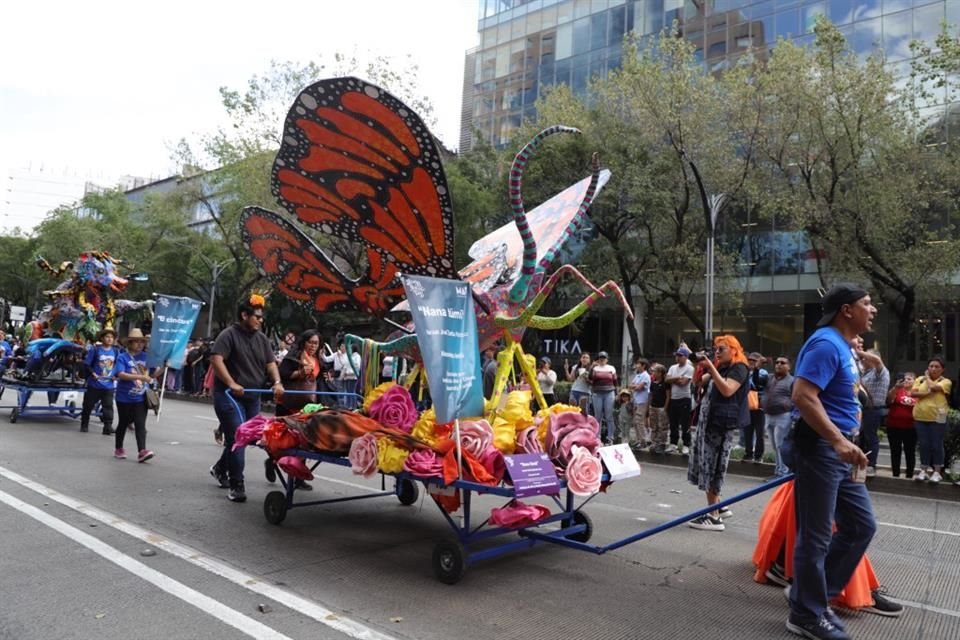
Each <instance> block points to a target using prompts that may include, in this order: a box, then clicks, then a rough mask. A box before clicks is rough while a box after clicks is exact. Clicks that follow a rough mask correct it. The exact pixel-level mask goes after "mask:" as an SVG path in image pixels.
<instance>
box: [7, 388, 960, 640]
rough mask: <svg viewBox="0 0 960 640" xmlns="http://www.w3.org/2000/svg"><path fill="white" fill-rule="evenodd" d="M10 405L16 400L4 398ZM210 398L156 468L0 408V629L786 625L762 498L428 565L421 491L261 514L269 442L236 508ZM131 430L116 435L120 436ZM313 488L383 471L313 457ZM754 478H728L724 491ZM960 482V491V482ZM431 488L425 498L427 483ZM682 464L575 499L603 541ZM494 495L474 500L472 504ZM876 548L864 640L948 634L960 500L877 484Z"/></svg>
mask: <svg viewBox="0 0 960 640" xmlns="http://www.w3.org/2000/svg"><path fill="white" fill-rule="evenodd" d="M4 401H8V402H9V399H8V398H6V397H5V398H4ZM215 424H216V422H215V420H214V418H213V412H212V409H211V407H209V406H208V405H202V404H196V403H188V402H180V401H173V400H167V401H166V403H165V406H164V410H163V415H162V418H161V420H160V421H159V422H156V421H155V419H153V418H151V420H150V422H149V426H148V428H149V436H148V444H149V446H150V448H152V449H153V450H154V451H155V452H156V453H157V456H156V458H155V459H154V460H152V461H150V462H149V463H146V464H138V463H137V462H136V461H135V460H125V461H118V460H114V459H113V458H112V457H111V454H112V451H113V442H112V440H113V439H112V438H107V437H104V436H102V435H100V434H99V433H98V431H99V429H94V428H93V427H94V425H91V433H88V434H81V433H79V432H78V423H77V422H76V421H75V420H71V419H66V418H65V419H57V418H41V419H32V418H29V417H21V418H20V420H19V421H18V422H17V423H16V424H9V423H7V422H6V419H5V412H4V414H2V417H0V540H2V550H3V552H2V553H0V594H3V603H2V606H0V639H11V640H41V639H42V640H47V639H49V638H58V639H67V638H78V639H84V640H86V639H91V640H92V639H97V640H114V639H116V640H120V639H124V640H128V639H129V638H137V639H145V640H150V639H153V638H157V639H160V638H163V639H173V638H184V639H188V638H189V639H196V638H276V639H278V640H282V639H286V638H291V639H307V638H311V639H318V638H319V639H327V638H368V639H377V638H424V639H431V640H432V639H437V640H439V639H448V638H464V639H474V638H476V639H485V638H498V639H499V638H518V639H519V638H523V639H525V640H526V639H532V638H544V639H551V640H552V639H555V638H591V639H594V638H663V637H671V638H681V639H682V638H700V637H711V638H737V639H738V640H751V639H753V638H789V637H792V636H790V634H789V633H787V632H786V630H785V629H784V620H785V617H786V614H787V609H786V605H785V602H784V599H783V594H782V592H781V591H780V590H779V589H776V588H773V587H770V586H766V585H760V584H756V583H754V582H753V581H752V579H751V578H752V573H753V572H752V567H751V565H750V556H751V553H752V550H753V545H754V542H755V540H756V525H757V520H758V518H759V515H760V512H761V511H762V509H763V506H764V504H765V496H763V495H761V496H757V497H754V498H751V499H748V500H746V501H744V502H741V503H738V504H736V505H734V507H733V510H734V512H735V515H734V517H733V518H732V519H731V520H728V522H727V525H728V526H727V530H726V531H724V532H722V533H717V532H702V531H696V530H693V529H689V528H687V527H683V526H681V527H678V528H675V529H672V530H669V531H666V532H664V533H660V534H658V535H655V536H653V537H651V538H648V539H646V540H644V541H642V542H639V543H637V544H633V545H630V546H627V547H624V548H622V549H620V550H617V551H615V552H611V553H607V554H604V555H594V554H591V553H584V552H579V551H575V550H570V549H566V548H562V547H557V546H547V545H540V546H537V547H535V548H533V549H528V550H523V551H519V552H516V553H512V554H509V555H505V556H501V557H499V558H496V559H493V560H490V561H486V562H482V563H478V564H476V565H475V566H471V567H470V568H469V569H468V571H467V573H466V575H465V577H464V578H463V580H462V581H461V582H460V583H458V584H456V585H453V586H449V585H445V584H442V583H440V582H438V581H437V580H436V579H435V578H434V576H433V573H432V569H431V552H432V549H433V545H434V543H435V542H437V541H440V540H444V539H449V538H450V537H451V530H450V527H449V526H448V524H447V523H446V521H445V520H444V519H443V518H442V516H441V515H440V513H439V512H438V511H437V509H436V507H435V506H434V505H433V503H432V502H431V501H430V500H429V499H427V500H424V499H423V498H422V497H421V499H420V500H419V501H418V502H417V503H416V504H414V505H413V506H410V507H404V506H402V505H400V504H399V502H398V501H397V500H396V499H395V498H393V497H388V498H377V499H372V500H359V501H353V502H344V503H338V504H332V505H325V506H316V507H310V508H302V509H294V510H292V511H291V512H290V513H289V514H288V515H287V518H286V520H285V521H284V522H283V524H281V525H279V526H275V525H271V524H269V523H267V522H266V520H265V519H264V516H263V512H262V503H263V499H264V496H265V495H266V494H267V493H268V492H269V491H270V490H271V485H269V484H268V483H267V482H266V480H265V479H264V478H263V476H262V466H261V465H260V461H261V460H262V459H263V458H264V455H263V454H262V453H261V452H259V451H255V450H252V451H250V452H249V455H248V474H247V493H248V495H249V501H248V502H247V503H246V504H240V505H238V504H232V503H230V502H228V501H227V500H226V497H225V491H224V490H221V489H219V488H217V486H216V485H215V484H214V483H213V481H212V479H211V478H210V476H209V475H208V472H207V469H208V467H209V466H210V464H212V463H213V461H214V460H215V459H216V457H217V456H218V455H219V452H218V448H217V447H216V446H215V445H214V443H213V438H212V429H213V427H214V426H215ZM132 435H133V434H132V433H131V434H130V438H131V442H130V445H131V446H128V450H130V449H132V448H133V447H132ZM317 472H318V474H319V477H318V478H317V480H316V481H315V482H314V486H315V490H314V491H313V492H312V494H298V495H301V496H304V497H306V498H330V497H348V496H355V495H365V494H367V493H370V492H371V491H372V490H373V489H375V488H377V487H378V482H376V481H368V480H364V479H362V478H359V477H357V476H353V475H352V474H351V473H350V471H349V469H345V468H341V467H337V466H333V465H323V466H321V467H320V468H319V469H318V470H317ZM756 485H757V479H756V478H751V477H744V476H737V475H732V476H731V477H730V478H729V479H728V495H732V494H734V493H737V492H740V491H743V490H746V489H749V488H751V487H755V486H756ZM957 490H960V489H957ZM421 495H422V494H421ZM702 503H703V497H702V495H700V494H699V492H697V491H696V489H695V487H692V486H690V485H689V484H687V483H686V481H685V476H684V473H683V472H682V470H680V469H677V468H675V467H669V466H659V465H656V464H645V465H644V469H643V475H642V476H641V477H639V478H633V479H630V480H626V481H623V482H620V483H616V484H615V485H613V486H612V487H611V488H610V491H609V492H608V493H606V494H604V495H601V496H599V497H598V498H596V499H595V500H593V501H591V503H590V504H589V505H588V506H587V507H586V509H585V510H586V511H587V512H589V514H590V515H591V517H592V518H593V521H594V526H595V532H594V537H593V539H592V540H591V542H593V543H597V544H603V543H608V542H611V541H614V540H617V539H621V538H624V537H627V536H628V535H631V534H633V533H635V532H637V531H640V530H642V529H645V528H648V527H650V526H654V525H656V524H658V523H661V522H665V521H667V520H670V519H672V518H674V517H677V516H679V515H681V514H683V513H687V512H689V511H691V510H692V509H694V508H697V507H700V506H701V505H702ZM499 504H500V503H499V502H498V501H494V500H491V499H486V498H484V499H479V500H478V501H477V502H476V503H475V509H474V515H475V516H480V517H481V518H482V517H485V516H486V514H487V512H488V510H489V508H490V507H491V506H498V505H499ZM874 506H875V509H876V512H877V519H878V521H879V522H880V523H881V524H880V528H879V533H878V535H877V537H876V539H875V541H874V543H873V545H872V546H871V548H870V551H869V554H870V557H871V560H872V561H873V564H874V566H875V568H876V570H877V573H878V575H879V576H880V579H881V580H882V581H883V583H884V584H885V586H886V587H887V588H888V590H889V592H890V594H891V595H892V596H894V597H895V598H897V599H898V600H900V601H901V602H903V603H904V604H905V606H906V611H905V613H904V615H903V617H902V618H900V619H895V620H894V619H886V618H881V617H878V616H874V615H869V614H854V615H850V616H849V617H847V618H846V623H847V627H848V629H849V630H850V631H851V632H852V633H853V634H854V636H855V637H857V638H878V639H879V638H898V639H899V638H911V639H913V638H916V639H927V638H930V639H932V638H940V639H944V640H946V639H956V638H958V637H960V579H958V577H960V575H958V574H960V505H958V504H957V503H955V502H947V501H937V500H929V499H921V498H905V497H902V496H892V495H884V494H875V495H874Z"/></svg>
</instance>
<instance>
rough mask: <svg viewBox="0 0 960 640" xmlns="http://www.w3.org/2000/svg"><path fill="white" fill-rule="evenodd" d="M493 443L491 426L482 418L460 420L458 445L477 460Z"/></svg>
mask: <svg viewBox="0 0 960 640" xmlns="http://www.w3.org/2000/svg"><path fill="white" fill-rule="evenodd" d="M492 443H493V427H491V426H490V423H489V422H487V421H486V420H484V419H482V418H481V419H480V420H461V421H460V447H461V448H462V449H463V451H464V452H466V453H469V454H470V455H472V456H473V457H474V458H476V459H477V460H479V459H480V456H482V455H483V452H484V451H486V449H487V447H488V446H490V445H491V444H492Z"/></svg>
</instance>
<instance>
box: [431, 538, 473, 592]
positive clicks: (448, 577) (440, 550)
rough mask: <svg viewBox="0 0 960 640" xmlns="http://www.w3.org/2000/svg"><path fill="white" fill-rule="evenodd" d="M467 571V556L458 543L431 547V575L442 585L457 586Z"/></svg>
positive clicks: (443, 543) (440, 543) (445, 543)
mask: <svg viewBox="0 0 960 640" xmlns="http://www.w3.org/2000/svg"><path fill="white" fill-rule="evenodd" d="M466 571H467V554H466V552H464V550H463V545H461V544H460V543H459V542H438V543H437V544H436V545H434V547H433V575H435V576H436V577H437V580H439V581H440V582H442V583H444V584H457V583H458V582H460V578H462V577H463V574H464V573H466Z"/></svg>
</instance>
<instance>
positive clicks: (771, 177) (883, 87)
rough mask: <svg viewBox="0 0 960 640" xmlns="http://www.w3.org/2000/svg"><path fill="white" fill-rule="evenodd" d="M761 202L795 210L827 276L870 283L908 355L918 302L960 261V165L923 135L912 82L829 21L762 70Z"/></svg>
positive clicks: (936, 293)
mask: <svg viewBox="0 0 960 640" xmlns="http://www.w3.org/2000/svg"><path fill="white" fill-rule="evenodd" d="M757 82H758V86H759V90H760V93H761V94H762V95H763V98H764V99H763V101H762V102H760V103H758V105H759V107H760V108H759V110H758V111H757V113H758V119H759V121H760V122H761V125H760V140H761V142H760V147H761V148H762V154H763V159H762V162H761V163H760V164H759V167H761V169H762V170H761V171H758V172H757V176H758V179H759V180H762V186H763V188H764V189H765V190H766V192H767V196H766V198H765V200H764V201H763V202H762V203H761V204H762V206H764V207H768V208H772V207H776V208H778V209H779V210H781V211H782V212H784V213H785V214H788V215H791V216H793V217H794V219H795V220H796V221H797V223H798V225H800V226H801V228H804V229H805V230H806V232H807V233H808V235H809V236H810V237H811V239H812V240H814V241H815V242H816V243H817V244H818V245H819V246H820V247H822V248H823V249H824V250H825V251H826V254H827V261H826V262H824V263H823V264H822V265H821V267H822V269H823V271H822V272H821V275H822V277H823V278H824V280H825V284H826V280H832V279H843V278H861V277H865V278H866V279H868V280H869V282H870V284H871V286H872V288H873V290H874V291H875V293H876V294H877V296H878V297H879V299H880V300H882V301H883V303H884V304H885V306H886V309H888V310H889V311H890V312H892V313H893V314H894V315H895V316H896V319H897V335H896V340H895V342H894V344H896V345H897V353H895V354H893V358H892V360H893V361H895V360H896V359H897V358H898V357H903V356H904V355H905V349H906V345H907V343H908V341H909V338H910V336H911V331H912V329H913V327H914V323H915V319H916V313H917V309H918V307H920V306H922V305H923V304H926V303H929V302H930V301H933V300H937V299H940V298H942V287H943V286H944V285H946V284H947V282H948V280H949V278H950V277H951V276H952V275H953V274H955V273H956V272H957V270H958V268H960V244H958V242H957V239H956V235H955V233H954V229H953V226H952V225H951V224H950V217H951V215H952V214H954V213H955V206H956V205H955V196H956V193H957V179H956V177H955V176H956V173H957V172H956V163H955V160H954V159H953V158H952V157H951V156H950V154H945V153H940V152H938V151H936V150H935V149H931V148H929V147H927V146H925V145H924V144H922V141H921V139H920V134H921V128H920V127H919V126H918V122H917V119H916V117H915V112H914V111H913V110H912V108H911V105H912V104H913V100H911V97H912V95H911V92H912V87H910V86H907V87H900V86H898V85H897V83H896V82H895V79H894V78H893V76H892V75H891V74H890V72H889V71H888V70H887V69H886V68H885V67H884V65H883V59H882V58H881V57H880V56H879V55H873V56H870V57H869V58H868V59H867V60H866V61H865V62H861V61H859V60H858V59H857V57H856V55H855V54H854V53H853V52H852V51H850V49H849V48H848V46H847V43H846V40H845V39H844V37H843V35H842V34H841V33H840V32H839V31H838V30H837V29H836V27H834V26H833V25H832V24H830V23H829V22H827V21H826V20H824V19H821V20H819V21H818V23H817V26H816V42H815V44H814V46H813V47H812V48H809V49H804V48H800V47H797V46H795V45H793V44H792V43H789V42H780V43H779V44H778V45H777V47H776V49H775V50H774V52H773V55H772V58H771V59H770V62H769V64H768V65H767V68H766V71H765V72H764V73H762V74H759V75H758V79H757Z"/></svg>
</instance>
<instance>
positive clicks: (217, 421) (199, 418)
mask: <svg viewBox="0 0 960 640" xmlns="http://www.w3.org/2000/svg"><path fill="white" fill-rule="evenodd" d="M193 417H194V418H196V419H198V420H208V421H210V422H216V423H217V424H219V423H220V419H219V418H211V417H210V416H193Z"/></svg>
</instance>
